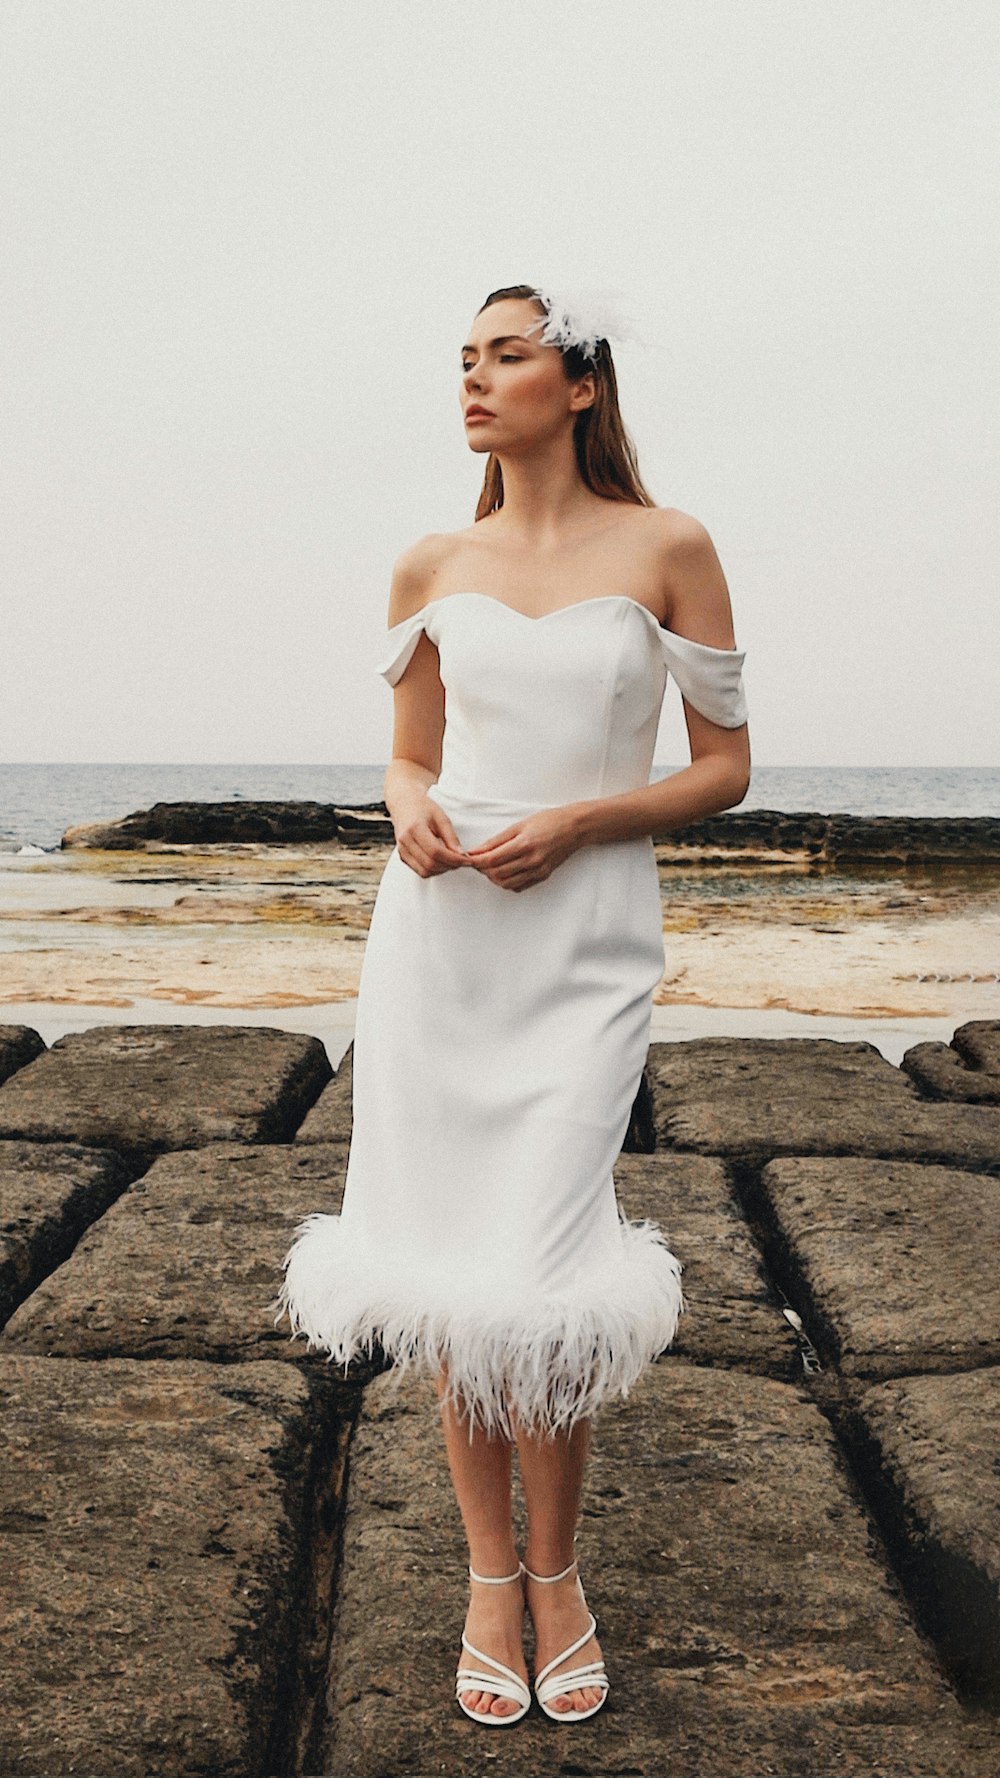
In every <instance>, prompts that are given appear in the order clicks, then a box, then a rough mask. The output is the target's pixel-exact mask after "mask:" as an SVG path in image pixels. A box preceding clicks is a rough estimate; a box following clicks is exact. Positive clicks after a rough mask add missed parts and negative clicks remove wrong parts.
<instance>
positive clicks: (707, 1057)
mask: <svg viewBox="0 0 1000 1778" xmlns="http://www.w3.org/2000/svg"><path fill="white" fill-rule="evenodd" d="M646 1072H647V1074H648V1076H649V1082H650V1087H651V1090H652V1095H653V1103H654V1107H655V1115H656V1119H657V1125H658V1126H659V1124H661V1123H662V1121H663V1119H664V1118H665V1117H666V1116H667V1115H668V1114H669V1113H672V1112H675V1111H682V1110H683V1109H684V1108H685V1106H687V1105H690V1104H704V1103H709V1104H714V1105H718V1106H722V1105H725V1106H727V1107H736V1108H738V1107H739V1106H741V1105H743V1104H747V1103H749V1104H750V1105H753V1106H760V1105H764V1106H766V1105H769V1104H771V1103H772V1102H773V1101H775V1100H781V1101H785V1100H787V1099H796V1100H798V1099H801V1100H802V1101H804V1102H806V1103H808V1105H809V1108H810V1109H812V1106H813V1105H814V1104H815V1103H819V1104H836V1105H838V1106H840V1105H857V1104H863V1105H868V1104H872V1103H874V1102H876V1101H877V1102H878V1103H879V1105H883V1104H884V1105H886V1106H887V1107H895V1106H898V1105H913V1104H919V1103H920V1099H919V1095H918V1093H917V1091H916V1088H915V1087H914V1085H913V1082H912V1081H911V1080H910V1079H909V1077H908V1076H907V1075H906V1074H904V1073H903V1072H902V1070H901V1069H899V1068H894V1067H893V1065H892V1063H891V1062H887V1061H886V1059H885V1057H884V1056H883V1055H882V1053H881V1051H879V1050H877V1049H876V1048H875V1045H874V1044H872V1043H862V1042H839V1041H837V1040H836V1039H834V1038H830V1037H695V1038H690V1039H688V1040H686V1041H684V1042H681V1043H651V1044H650V1046H649V1053H648V1056H647V1059H646Z"/></svg>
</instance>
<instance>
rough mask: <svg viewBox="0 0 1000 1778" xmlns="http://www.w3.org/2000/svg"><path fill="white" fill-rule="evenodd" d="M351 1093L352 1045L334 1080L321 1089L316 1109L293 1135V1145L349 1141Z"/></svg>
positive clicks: (351, 1119)
mask: <svg viewBox="0 0 1000 1778" xmlns="http://www.w3.org/2000/svg"><path fill="white" fill-rule="evenodd" d="M353 1091H354V1043H353V1040H352V1041H351V1043H350V1044H349V1045H348V1047H347V1050H346V1053H345V1054H344V1055H343V1056H342V1057H341V1060H340V1066H339V1067H338V1069H337V1072H336V1074H335V1075H334V1077H333V1079H332V1080H331V1081H330V1082H329V1084H328V1085H327V1086H325V1087H324V1088H323V1091H322V1092H321V1093H320V1096H319V1098H318V1099H317V1101H316V1103H315V1105H314V1106H313V1107H312V1108H311V1110H309V1111H307V1112H306V1115H305V1117H304V1118H303V1120H302V1122H301V1124H300V1125H299V1127H298V1129H297V1130H296V1132H295V1140H296V1142H322V1143H324V1144H329V1143H331V1142H346V1143H350V1140H351V1126H352V1122H353V1115H354V1107H353Z"/></svg>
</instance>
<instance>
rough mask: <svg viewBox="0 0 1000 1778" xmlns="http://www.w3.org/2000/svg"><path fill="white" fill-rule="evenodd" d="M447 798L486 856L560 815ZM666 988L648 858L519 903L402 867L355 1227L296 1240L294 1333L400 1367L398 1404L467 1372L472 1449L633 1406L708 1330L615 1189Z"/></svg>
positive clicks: (379, 956)
mask: <svg viewBox="0 0 1000 1778" xmlns="http://www.w3.org/2000/svg"><path fill="white" fill-rule="evenodd" d="M428 794H429V796H430V797H431V798H432V799H434V800H436V801H437V802H438V803H439V804H440V806H441V807H442V808H444V809H445V810H446V812H447V814H448V815H449V817H450V819H451V821H452V824H453V826H454V828H455V831H456V833H457V834H458V838H459V841H460V843H461V844H462V845H463V846H475V845H478V844H479V843H480V842H482V841H483V840H486V839H488V838H490V837H492V836H494V835H496V834H497V833H499V832H500V831H501V830H502V829H503V828H504V827H506V826H508V825H509V824H510V823H511V822H513V821H515V820H516V819H518V818H519V817H521V816H524V815H527V814H530V813H531V812H533V810H534V809H536V808H539V807H543V806H545V805H543V804H541V803H539V802H537V801H535V802H530V801H527V802H526V801H523V800H522V801H514V800H502V799H494V798H483V797H478V796H476V797H467V796H460V795H455V794H453V793H450V792H448V791H447V790H445V789H444V788H443V787H442V785H441V784H440V783H438V784H436V785H433V786H431V788H430V790H429V792H428ZM663 966H664V956H663V934H662V915H661V908H660V892H659V884H658V880H657V870H656V859H655V853H654V849H653V843H652V840H651V839H649V838H648V837H643V838H639V839H629V840H623V841H620V842H617V841H616V842H612V843H606V842H602V843H600V844H595V845H586V846H582V847H579V848H578V849H577V850H576V851H575V852H573V853H571V855H570V856H569V857H568V858H567V859H565V860H564V861H563V862H562V863H561V864H560V865H559V866H557V868H556V869H555V870H554V871H553V872H552V874H551V875H550V876H549V877H548V878H546V879H545V881H544V882H541V883H536V884H533V885H531V886H530V887H528V888H527V889H524V890H521V891H518V892H515V891H512V890H507V889H502V888H501V887H499V886H498V885H496V884H494V883H491V882H490V881H489V879H488V878H487V877H485V876H484V875H483V874H482V873H481V872H480V871H478V870H475V869H473V868H471V867H462V868H458V869H455V870H449V871H445V872H442V873H441V874H439V875H437V876H432V877H420V876H419V875H418V874H417V873H416V872H415V871H414V870H412V869H411V868H410V867H409V866H408V865H407V864H406V863H405V862H404V861H403V859H402V857H401V856H400V854H399V851H398V848H394V849H393V851H392V852H391V854H390V856H389V859H388V862H387V864H386V867H385V870H384V872H383V875H382V879H381V882H380V884H379V889H378V894H377V897H376V900H375V906H374V910H373V914H372V919H371V924H370V928H369V933H368V940H367V947H366V950H365V955H364V960H363V964H362V970H361V977H360V983H359V995H358V1007H357V1022H356V1028H355V1037H354V1050H353V1088H352V1092H353V1107H352V1109H353V1121H352V1133H351V1146H350V1152H349V1156H348V1164H347V1174H346V1181H345V1190H344V1197H343V1204H342V1208H341V1211H340V1214H339V1215H335V1214H332V1213H326V1212H323V1211H314V1212H313V1213H311V1214H310V1215H308V1216H307V1217H306V1218H305V1220H304V1221H302V1222H301V1223H299V1225H298V1226H297V1228H296V1229H295V1232H294V1239H293V1242H292V1245H291V1247H290V1249H289V1251H288V1253H287V1254H286V1256H285V1259H284V1262H283V1265H284V1280H283V1283H282V1286H281V1290H280V1292H279V1295H278V1297H277V1298H276V1299H275V1302H274V1303H272V1304H271V1305H269V1306H270V1307H272V1308H276V1309H277V1314H276V1317H275V1320H276V1321H277V1320H278V1319H280V1317H281V1316H282V1315H283V1314H287V1315H288V1318H289V1321H290V1324H291V1327H292V1330H293V1336H294V1335H296V1334H300V1333H301V1334H304V1335H305V1336H306V1339H307V1342H308V1349H309V1350H312V1349H319V1350H323V1351H325V1352H326V1354H327V1355H328V1358H329V1360H330V1361H332V1362H334V1363H336V1364H337V1365H340V1366H343V1367H344V1368H345V1370H346V1367H347V1366H348V1364H349V1363H350V1361H351V1360H352V1358H355V1357H357V1356H358V1355H359V1354H360V1353H362V1352H363V1353H365V1354H368V1355H371V1354H373V1353H375V1352H376V1351H377V1349H381V1351H382V1353H384V1355H385V1356H386V1358H387V1359H388V1360H389V1361H391V1364H392V1367H393V1369H394V1372H395V1375H396V1378H397V1381H398V1380H399V1379H401V1378H402V1376H403V1375H404V1374H405V1373H406V1371H408V1370H409V1369H411V1368H413V1367H416V1368H417V1369H418V1370H420V1371H421V1372H425V1373H427V1374H433V1373H435V1372H437V1371H439V1370H441V1369H444V1370H445V1371H446V1373H447V1387H446V1390H445V1392H444V1397H443V1401H444V1400H447V1401H450V1402H451V1403H452V1404H453V1405H454V1406H455V1407H456V1408H457V1409H459V1410H461V1409H462V1408H463V1407H464V1409H466V1410H467V1411H468V1417H469V1436H470V1439H471V1437H472V1431H473V1425H474V1424H478V1425H479V1426H481V1427H482V1428H484V1429H485V1430H486V1431H488V1432H490V1433H493V1434H499V1435H501V1436H503V1437H505V1438H513V1437H514V1435H515V1427H516V1425H517V1424H519V1425H520V1426H522V1427H524V1428H525V1429H526V1430H528V1431H529V1432H533V1433H535V1434H540V1433H549V1434H551V1433H555V1432H557V1431H560V1430H563V1431H567V1430H569V1429H570V1428H571V1427H572V1426H573V1425H574V1424H575V1422H576V1421H578V1420H579V1419H582V1418H585V1417H588V1416H590V1415H592V1414H593V1413H594V1412H595V1411H596V1410H597V1409H598V1408H599V1407H600V1405H601V1403H602V1402H603V1401H604V1400H606V1399H607V1398H608V1397H609V1396H612V1395H619V1396H622V1397H624V1396H626V1395H627V1394H628V1392H629V1390H630V1388H631V1387H632V1385H633V1384H634V1383H635V1381H636V1379H637V1378H638V1377H639V1375H640V1374H641V1372H642V1371H643V1369H644V1368H645V1367H646V1366H647V1365H648V1364H649V1363H650V1362H651V1360H653V1359H654V1358H655V1357H656V1356H657V1355H658V1354H659V1353H661V1352H662V1351H663V1350H664V1349H665V1348H666V1347H667V1346H669V1344H670V1343H671V1341H672V1339H673V1337H674V1333H675V1330H676V1326H677V1320H678V1317H679V1315H680V1314H681V1313H682V1312H683V1310H684V1302H683V1297H682V1292H681V1283H680V1277H681V1265H680V1262H679V1261H678V1260H677V1259H676V1258H675V1256H674V1255H673V1254H672V1253H671V1252H670V1249H669V1247H668V1245H667V1242H666V1239H665V1237H664V1235H663V1233H662V1232H661V1230H660V1229H659V1228H658V1226H657V1225H656V1224H655V1223H653V1222H651V1221H629V1220H628V1219H627V1218H626V1217H625V1216H624V1214H623V1212H622V1211H621V1208H620V1206H619V1204H618V1202H617V1198H616V1192H615V1184H614V1176H613V1167H614V1163H615V1161H616V1159H617V1157H618V1155H619V1153H620V1152H621V1147H622V1142H623V1140H624V1137H625V1133H626V1130H627V1128H628V1124H629V1119H630V1115H631V1111H632V1106H633V1104H634V1101H635V1097H636V1094H637V1091H638V1088H639V1083H640V1078H641V1075H642V1070H643V1067H644V1065H645V1060H646V1054H647V1049H648V1044H649V1031H650V1016H651V1007H652V992H653V990H654V988H655V987H656V985H657V984H658V982H659V981H660V979H661V977H662V974H663ZM443 1401H442V1405H443Z"/></svg>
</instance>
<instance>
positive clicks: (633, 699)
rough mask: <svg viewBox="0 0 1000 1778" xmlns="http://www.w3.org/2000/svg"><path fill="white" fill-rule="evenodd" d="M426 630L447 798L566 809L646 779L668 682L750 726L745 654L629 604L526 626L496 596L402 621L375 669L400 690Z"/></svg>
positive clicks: (706, 711) (587, 608)
mask: <svg viewBox="0 0 1000 1778" xmlns="http://www.w3.org/2000/svg"><path fill="white" fill-rule="evenodd" d="M422 632H426V634H427V636H428V637H429V639H430V641H431V642H433V644H434V646H435V648H436V649H437V651H438V660H439V672H440V677H441V682H442V684H443V686H444V690H445V726H444V737H443V741H442V760H441V771H440V774H439V778H438V784H439V785H440V787H441V789H442V790H444V791H447V792H450V793H451V794H452V795H454V796H456V797H460V798H469V799H474V798H487V799H488V798H498V799H514V800H518V799H527V800H531V801H535V802H539V803H552V804H555V803H563V802H569V801H573V800H575V799H584V798H592V797H593V798H596V797H601V796H615V795H619V794H621V793H623V792H625V791H628V790H637V789H641V788H642V787H644V786H645V785H647V784H648V783H649V779H650V772H651V769H652V764H653V749H654V746H655V744H656V734H657V729H658V727H659V720H660V711H661V707H662V704H663V696H664V692H665V690H666V684H667V679H668V677H671V676H672V677H673V678H674V679H675V680H676V682H677V684H678V686H679V688H680V691H681V693H682V695H683V696H684V697H685V698H686V699H687V701H688V702H689V703H690V704H692V705H693V706H694V708H695V709H696V710H698V711H700V712H701V713H702V715H704V716H707V717H708V718H709V720H710V721H712V722H715V723H718V724H719V725H720V726H721V727H723V728H739V727H741V726H742V724H743V723H744V722H746V720H747V708H746V697H745V694H744V690H743V681H742V669H743V661H744V659H745V650H742V649H727V648H713V647H710V646H709V645H708V644H707V643H704V642H693V641H691V639H690V638H689V637H687V636H679V635H677V634H676V633H675V632H674V631H672V630H667V629H664V628H663V626H662V625H661V624H660V623H659V622H658V621H657V618H656V616H655V615H654V613H653V612H652V611H650V610H649V609H648V607H647V606H645V605H642V604H640V602H639V601H638V600H636V599H632V598H629V597H628V596H627V595H625V594H618V593H611V594H608V595H606V596H602V597H598V598H591V599H582V600H577V601H576V602H575V603H574V604H572V605H564V606H560V607H558V608H557V609H556V610H555V611H549V612H545V613H544V614H543V615H542V616H541V617H529V616H527V615H526V614H525V613H524V612H521V611H517V610H515V609H514V607H513V606H511V605H506V604H504V603H503V601H502V600H500V599H496V598H494V597H493V596H492V595H490V594H487V593H473V592H460V593H447V594H445V595H444V596H443V597H442V598H440V599H431V600H429V601H428V603H427V604H426V605H425V606H424V607H423V608H422V610H420V611H417V612H414V614H413V616H412V617H409V618H405V619H404V620H403V621H402V622H401V623H398V624H394V625H393V626H392V627H391V628H390V629H389V631H388V634H387V644H388V646H387V649H386V652H385V654H384V655H383V657H382V659H381V660H380V661H379V662H378V664H377V666H376V668H375V671H376V672H378V673H380V674H381V675H382V677H383V678H384V679H385V680H387V681H388V683H389V684H390V685H395V684H396V683H397V682H398V680H399V679H401V678H402V676H403V674H404V672H405V671H406V668H407V665H408V663H409V661H410V659H411V657H412V655H413V652H414V650H415V649H416V646H417V643H418V641H419V639H420V636H421V633H422Z"/></svg>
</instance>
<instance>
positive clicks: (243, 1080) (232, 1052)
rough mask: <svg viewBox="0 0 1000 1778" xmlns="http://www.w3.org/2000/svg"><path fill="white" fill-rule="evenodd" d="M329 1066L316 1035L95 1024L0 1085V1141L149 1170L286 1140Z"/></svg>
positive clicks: (323, 1081)
mask: <svg viewBox="0 0 1000 1778" xmlns="http://www.w3.org/2000/svg"><path fill="white" fill-rule="evenodd" d="M332 1075H333V1069H332V1068H331V1066H330V1059H329V1057H328V1055H327V1053H326V1050H325V1048H324V1046H323V1044H322V1043H321V1042H320V1040H319V1038H318V1037H307V1036H305V1035H303V1034H302V1033H300V1032H295V1031H279V1030H274V1029H272V1028H271V1027H269V1026H252V1025H251V1026H248V1025H95V1026H92V1027H91V1028H90V1029H89V1030H87V1031H76V1032H71V1033H69V1034H68V1035H67V1036H65V1037H60V1038H58V1039H57V1040H56V1042H55V1043H54V1044H53V1045H52V1047H51V1049H48V1050H46V1051H45V1054H44V1055H42V1056H39V1057H38V1058H37V1060H35V1061H34V1062H31V1063H29V1064H28V1066H27V1067H26V1068H22V1069H20V1070H19V1072H18V1073H17V1074H15V1075H13V1076H12V1077H11V1078H10V1079H9V1080H7V1081H5V1083H4V1084H3V1086H0V1137H2V1136H7V1137H12V1136H19V1137H22V1138H24V1139H26V1140H30V1141H41V1142H82V1143H85V1144H86V1145H88V1146H94V1147H98V1148H113V1149H116V1150H118V1151H119V1152H120V1153H121V1154H123V1155H125V1156H126V1157H127V1158H128V1159H129V1160H130V1161H131V1162H134V1163H143V1164H147V1163H148V1162H149V1161H150V1160H151V1159H152V1158H153V1156H154V1155H156V1154H158V1153H162V1152H163V1151H164V1150H167V1149H174V1148H200V1147H202V1146H203V1145H204V1144H205V1143H208V1142H287V1141H289V1140H290V1139H291V1137H292V1136H293V1135H294V1134H295V1131H296V1129H297V1128H298V1126H299V1124H300V1123H301V1121H302V1118H303V1116H304V1115H305V1112H306V1110H307V1109H308V1107H309V1106H311V1105H312V1104H313V1103H314V1102H315V1100H316V1099H317V1098H318V1096H319V1094H320V1092H321V1091H322V1089H323V1087H324V1086H325V1084H326V1082H327V1081H328V1080H330V1079H331V1078H332Z"/></svg>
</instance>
